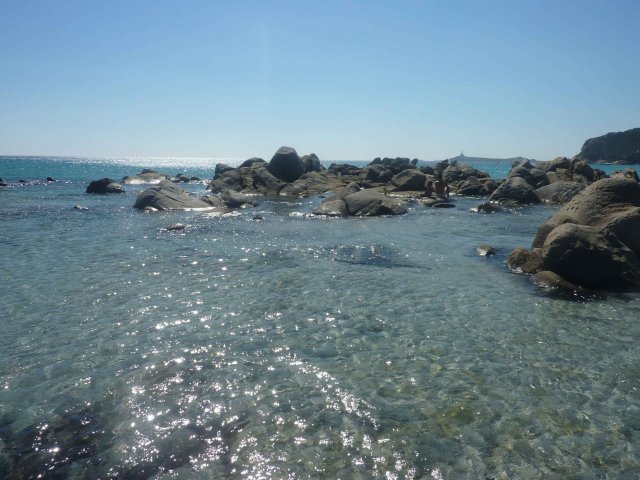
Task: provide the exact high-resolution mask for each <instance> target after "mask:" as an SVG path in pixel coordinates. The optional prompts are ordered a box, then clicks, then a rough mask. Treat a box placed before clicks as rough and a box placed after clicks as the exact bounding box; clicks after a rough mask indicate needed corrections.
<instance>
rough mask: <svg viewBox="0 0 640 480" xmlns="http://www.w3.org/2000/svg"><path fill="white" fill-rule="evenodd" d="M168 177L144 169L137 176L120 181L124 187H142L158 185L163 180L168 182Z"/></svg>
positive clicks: (164, 174)
mask: <svg viewBox="0 0 640 480" xmlns="http://www.w3.org/2000/svg"><path fill="white" fill-rule="evenodd" d="M168 179H169V175H167V174H166V173H160V172H156V171H155V170H151V169H148V168H145V169H144V170H142V172H140V173H139V174H138V175H134V176H132V177H124V178H123V179H122V183H124V184H125V185H144V184H147V183H148V184H152V185H153V184H158V183H160V182H162V181H163V180H168Z"/></svg>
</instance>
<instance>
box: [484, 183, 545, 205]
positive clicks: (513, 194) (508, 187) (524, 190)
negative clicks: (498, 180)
mask: <svg viewBox="0 0 640 480" xmlns="http://www.w3.org/2000/svg"><path fill="white" fill-rule="evenodd" d="M489 201H490V202H503V203H516V204H532V203H540V198H539V197H538V195H537V194H536V191H535V190H534V188H533V187H532V186H531V185H530V184H529V183H527V181H526V180H525V179H523V178H522V177H511V178H508V179H507V180H505V181H504V183H503V184H502V185H500V186H499V187H498V188H497V189H496V190H495V191H494V192H493V193H492V194H491V197H489Z"/></svg>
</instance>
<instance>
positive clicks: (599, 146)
mask: <svg viewBox="0 0 640 480" xmlns="http://www.w3.org/2000/svg"><path fill="white" fill-rule="evenodd" d="M576 158H578V159H580V160H585V161H587V162H593V163H631V164H635V163H640V128H633V129H631V130H626V131H624V132H611V133H607V134H606V135H602V136H601V137H595V138H590V139H589V140H587V141H586V142H584V145H582V149H581V150H580V153H579V154H578V155H576Z"/></svg>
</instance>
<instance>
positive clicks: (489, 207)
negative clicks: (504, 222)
mask: <svg viewBox="0 0 640 480" xmlns="http://www.w3.org/2000/svg"><path fill="white" fill-rule="evenodd" d="M470 210H471V211H472V212H478V213H495V212H502V211H504V210H503V208H502V207H501V206H500V205H498V204H496V203H491V202H485V203H481V204H480V205H478V206H477V207H474V208H471V209H470Z"/></svg>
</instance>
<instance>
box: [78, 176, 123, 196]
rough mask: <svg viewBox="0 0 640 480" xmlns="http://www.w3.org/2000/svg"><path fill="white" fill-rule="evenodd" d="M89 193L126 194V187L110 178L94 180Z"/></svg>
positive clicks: (88, 189)
mask: <svg viewBox="0 0 640 480" xmlns="http://www.w3.org/2000/svg"><path fill="white" fill-rule="evenodd" d="M87 193H99V194H108V193H124V187H123V186H122V185H120V184H119V183H117V182H116V181H115V180H112V179H110V178H102V179H100V180H94V181H93V182H91V183H90V184H89V186H88V187H87Z"/></svg>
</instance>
